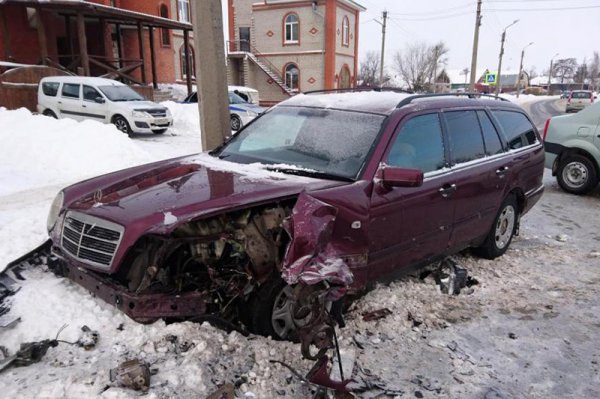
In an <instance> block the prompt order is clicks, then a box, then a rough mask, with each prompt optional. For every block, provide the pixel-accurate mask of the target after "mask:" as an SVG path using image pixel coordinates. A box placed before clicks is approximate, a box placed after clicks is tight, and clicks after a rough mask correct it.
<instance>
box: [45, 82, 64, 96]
mask: <svg viewBox="0 0 600 399" xmlns="http://www.w3.org/2000/svg"><path fill="white" fill-rule="evenodd" d="M58 86H60V83H58V82H44V83H42V92H43V93H44V94H45V95H47V96H50V97H56V94H57V93H58Z"/></svg>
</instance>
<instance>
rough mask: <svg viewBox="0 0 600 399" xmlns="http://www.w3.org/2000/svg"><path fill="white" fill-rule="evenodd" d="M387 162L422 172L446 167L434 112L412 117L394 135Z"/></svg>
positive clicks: (439, 128)
mask: <svg viewBox="0 0 600 399" xmlns="http://www.w3.org/2000/svg"><path fill="white" fill-rule="evenodd" d="M386 163H387V164H388V165H389V166H394V167H398V168H408V169H419V170H421V171H422V172H423V173H426V172H432V171H435V170H439V169H442V168H443V167H444V166H445V165H446V159H445V156H444V141H443V136H442V126H441V124H440V118H439V116H438V114H437V113H435V114H427V115H419V116H415V117H413V118H411V119H410V120H409V121H408V122H406V123H405V124H404V125H403V126H402V127H401V128H400V132H398V134H397V135H396V138H395V139H394V142H393V144H392V148H391V149H390V152H389V154H388V158H387V161H386Z"/></svg>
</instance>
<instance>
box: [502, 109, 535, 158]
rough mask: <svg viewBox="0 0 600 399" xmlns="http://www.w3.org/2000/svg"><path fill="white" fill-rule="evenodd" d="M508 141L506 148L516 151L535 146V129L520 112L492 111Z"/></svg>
mask: <svg viewBox="0 0 600 399" xmlns="http://www.w3.org/2000/svg"><path fill="white" fill-rule="evenodd" d="M492 113H493V114H494V116H495V117H496V119H498V122H499V123H500V126H501V127H502V130H503V131H504V135H505V136H506V140H507V141H508V148H510V149H513V150H514V149H517V148H521V147H525V146H527V145H531V144H535V142H536V141H537V138H536V135H535V128H534V127H533V125H532V124H531V122H529V119H527V117H526V116H525V115H523V114H522V113H520V112H514V111H498V110H496V111H492Z"/></svg>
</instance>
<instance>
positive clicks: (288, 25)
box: [283, 13, 300, 44]
mask: <svg viewBox="0 0 600 399" xmlns="http://www.w3.org/2000/svg"><path fill="white" fill-rule="evenodd" d="M283 26H284V29H283V30H284V37H283V42H284V43H287V44H295V43H298V41H299V38H300V20H299V19H298V15H297V14H295V13H291V14H287V15H286V16H285V17H284V19H283Z"/></svg>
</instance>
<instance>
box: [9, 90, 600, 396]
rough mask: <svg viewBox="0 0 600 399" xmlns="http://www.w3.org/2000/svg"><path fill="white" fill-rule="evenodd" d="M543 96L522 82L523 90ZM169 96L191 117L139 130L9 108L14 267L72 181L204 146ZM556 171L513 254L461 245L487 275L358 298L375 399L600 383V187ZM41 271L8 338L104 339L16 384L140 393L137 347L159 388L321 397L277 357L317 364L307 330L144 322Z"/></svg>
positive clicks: (408, 282) (359, 345) (29, 392)
mask: <svg viewBox="0 0 600 399" xmlns="http://www.w3.org/2000/svg"><path fill="white" fill-rule="evenodd" d="M531 100H532V99H529V98H527V99H526V98H525V96H521V97H520V99H519V102H522V103H523V104H525V103H526V102H527V101H531ZM533 100H544V101H546V100H548V99H544V98H542V99H540V98H536V99H533ZM167 106H169V108H170V109H171V111H172V113H173V114H174V117H175V123H176V126H175V128H173V129H172V130H170V131H169V132H167V133H165V135H162V136H151V135H136V136H135V137H133V138H127V136H124V135H123V134H122V133H120V132H118V131H117V130H116V129H115V128H113V127H112V126H110V125H102V124H99V123H97V122H93V121H88V122H81V123H79V122H73V121H68V120H60V121H57V120H54V119H50V118H46V117H43V116H34V115H31V114H30V113H28V112H27V111H25V110H17V111H6V110H1V109H0V139H1V140H2V143H3V145H2V147H1V148H0V266H1V267H3V266H4V264H6V262H7V261H9V260H12V259H14V258H16V257H18V256H19V255H21V254H23V253H25V252H26V251H28V250H30V249H32V248H33V247H35V246H36V245H38V244H39V243H41V242H42V241H43V240H44V239H45V237H46V232H45V219H46V213H47V210H48V207H49V204H50V202H51V201H52V198H53V197H54V195H55V194H56V192H57V191H58V190H59V189H60V188H61V187H63V186H65V185H68V184H71V183H73V182H75V181H77V180H80V179H83V178H87V177H89V176H91V175H95V174H99V173H104V172H108V171H111V170H115V169H120V168H123V167H127V166H130V165H133V164H139V163H145V162H150V161H153V160H157V159H163V158H167V157H172V156H177V155H184V154H189V153H193V152H197V151H198V150H199V148H200V134H199V128H198V124H197V118H198V116H197V108H196V107H195V106H191V107H190V106H187V105H182V104H175V103H167ZM545 183H546V193H545V195H544V197H543V199H542V200H541V202H540V204H538V205H537V206H536V207H535V208H534V209H533V211H532V212H531V213H530V214H528V215H527V216H526V217H525V218H524V219H523V222H522V225H521V235H520V236H519V237H517V238H516V239H515V241H514V242H513V245H512V247H511V249H510V250H509V252H508V253H507V254H506V255H505V256H503V257H502V258H499V259H497V260H495V261H486V260H481V259H477V258H474V257H472V256H471V255H469V254H468V253H467V254H462V255H458V256H457V257H456V259H457V260H458V261H459V263H461V264H462V265H464V266H465V267H467V269H468V270H469V272H470V274H471V275H473V276H474V277H475V278H476V279H477V280H478V281H479V284H478V285H475V286H473V287H471V289H470V290H467V291H466V292H464V293H463V294H461V295H459V296H448V295H444V294H442V293H441V292H440V291H439V289H438V287H437V286H436V285H435V284H434V283H433V282H432V281H431V279H430V278H426V279H424V280H421V279H419V278H416V277H415V278H406V279H403V280H401V281H397V282H393V283H391V284H389V285H385V286H379V287H378V288H377V289H375V290H373V291H372V292H370V293H369V294H367V295H366V296H365V297H363V298H361V299H360V300H358V301H357V302H355V303H354V304H353V305H352V307H351V309H350V311H349V313H348V315H347V322H348V325H347V327H346V328H344V329H342V330H340V331H339V334H340V344H341V347H342V352H343V355H344V356H345V357H348V358H355V359H356V365H357V366H360V368H358V367H355V373H356V376H357V378H358V379H367V380H369V381H370V382H371V383H372V386H371V388H370V389H369V390H367V391H366V392H364V393H363V394H361V395H360V397H365V398H368V397H395V396H396V397H424V398H445V397H449V398H450V397H452V398H483V397H486V398H515V399H516V398H548V397H550V398H581V397H590V398H591V397H600V366H599V362H600V350H599V349H598V345H597V342H598V337H599V335H600V316H599V315H600V295H598V294H599V291H600V274H599V271H598V267H599V266H600V233H598V230H597V224H598V223H597V222H598V216H597V215H598V214H600V190H598V189H597V190H596V191H595V192H594V193H593V194H592V195H590V196H585V197H577V196H572V195H567V194H565V193H563V192H562V191H561V190H560V189H558V187H557V185H556V183H555V180H554V179H553V178H552V177H551V176H549V175H546V177H545ZM594 220H595V225H593V224H590V222H594ZM26 277H27V279H28V283H27V284H25V285H24V286H23V288H22V291H21V292H19V294H18V295H17V296H15V297H14V303H13V307H12V310H11V312H12V314H16V315H19V316H21V318H22V321H21V322H20V323H19V324H17V325H16V326H15V327H14V328H12V329H8V330H0V344H1V345H3V346H5V347H7V348H8V350H9V351H10V352H11V353H14V352H15V351H16V350H17V349H18V346H19V344H20V343H21V342H26V341H34V340H40V339H44V338H54V336H55V335H56V333H57V331H58V330H59V329H60V328H61V326H62V325H64V324H67V325H68V326H67V328H66V329H65V330H64V331H63V332H62V333H61V335H60V338H61V339H63V340H66V341H75V340H77V338H78V336H79V334H80V328H81V327H82V326H83V325H87V326H89V327H90V328H92V329H93V330H97V331H98V332H99V334H100V340H99V342H98V345H97V346H96V348H94V349H91V350H89V351H86V350H84V349H82V348H79V347H74V346H70V345H68V344H64V343H61V344H59V346H58V347H56V348H50V349H49V351H48V353H47V354H46V356H45V357H44V358H43V360H42V361H41V362H40V363H37V364H34V365H31V366H28V367H24V368H14V369H10V370H8V371H5V372H4V373H2V374H0V392H2V397H6V398H82V397H102V398H127V397H137V396H138V395H139V394H138V393H137V392H134V391H131V390H127V389H122V388H116V387H108V389H106V388H107V385H108V384H109V379H108V370H109V369H110V368H114V367H116V366H117V365H118V364H119V363H121V362H123V361H125V360H128V359H132V358H141V359H143V360H146V361H148V362H149V363H150V364H151V365H152V366H151V367H152V368H154V369H157V370H158V372H157V374H156V375H154V376H153V377H152V384H151V388H150V391H149V392H148V394H147V395H146V397H148V398H171V397H181V398H200V397H206V396H207V395H208V394H209V393H210V392H212V391H214V390H215V388H216V387H217V386H219V385H220V384H223V383H232V384H234V385H235V386H236V390H237V391H236V392H237V396H238V397H244V394H245V393H248V394H247V396H246V397H258V398H273V397H289V398H309V397H311V396H312V393H313V392H314V388H313V387H311V386H309V385H307V384H304V383H302V382H301V381H299V380H298V379H297V378H296V377H295V376H293V375H292V373H291V372H290V371H289V370H287V369H286V368H284V367H282V366H280V365H278V364H273V363H270V362H269V361H270V360H279V361H283V362H286V363H288V364H290V365H291V366H292V367H294V368H296V369H297V370H299V371H300V372H301V373H302V374H305V373H306V372H307V371H308V369H309V368H310V367H311V366H312V364H311V362H308V361H304V360H301V359H300V356H299V348H298V346H297V345H296V344H293V343H289V342H276V341H272V340H270V339H268V338H264V337H256V336H250V337H243V336H241V335H240V334H238V333H230V334H228V333H226V332H224V331H222V330H219V329H216V328H214V327H212V326H210V325H208V324H201V325H199V324H195V323H190V322H185V323H176V324H171V325H165V323H164V322H162V321H159V322H156V323H153V324H151V325H141V324H137V323H135V322H133V321H131V320H130V319H128V318H127V317H125V316H124V315H123V314H122V313H120V312H119V311H117V310H116V309H115V308H114V307H112V306H110V305H108V304H106V303H104V302H103V301H101V300H99V299H96V298H94V297H92V296H91V295H90V294H89V293H87V292H86V291H85V290H84V289H82V288H80V287H79V286H77V285H75V284H72V283H71V282H70V281H69V280H66V279H60V278H57V277H55V276H54V275H53V274H51V273H48V272H46V271H44V270H43V269H39V270H35V271H31V272H28V273H27V275H26ZM381 308H387V309H389V310H390V311H391V312H392V313H391V314H390V315H389V316H387V317H386V318H384V319H382V320H379V321H371V322H367V321H364V320H363V318H362V313H363V312H365V311H370V310H376V309H381ZM385 390H387V392H388V394H387V395H385ZM400 392H403V394H400ZM253 395H254V396H253ZM377 395H380V396H377ZM486 395H487V396H486ZM493 395H496V396H493Z"/></svg>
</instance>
